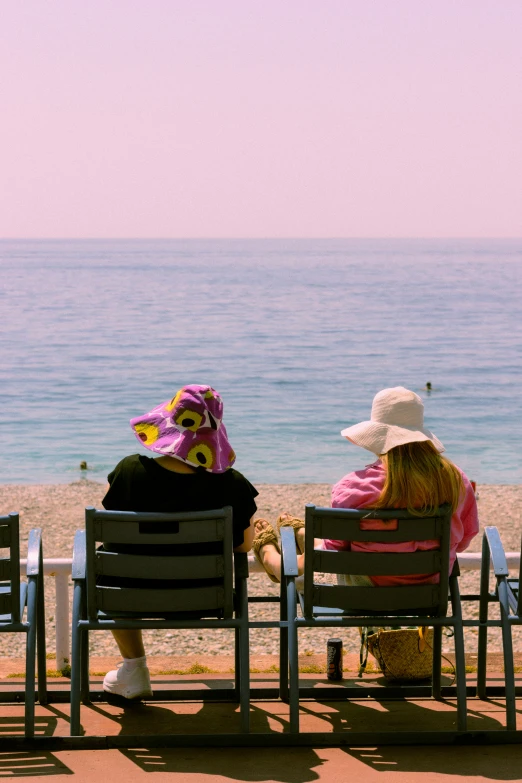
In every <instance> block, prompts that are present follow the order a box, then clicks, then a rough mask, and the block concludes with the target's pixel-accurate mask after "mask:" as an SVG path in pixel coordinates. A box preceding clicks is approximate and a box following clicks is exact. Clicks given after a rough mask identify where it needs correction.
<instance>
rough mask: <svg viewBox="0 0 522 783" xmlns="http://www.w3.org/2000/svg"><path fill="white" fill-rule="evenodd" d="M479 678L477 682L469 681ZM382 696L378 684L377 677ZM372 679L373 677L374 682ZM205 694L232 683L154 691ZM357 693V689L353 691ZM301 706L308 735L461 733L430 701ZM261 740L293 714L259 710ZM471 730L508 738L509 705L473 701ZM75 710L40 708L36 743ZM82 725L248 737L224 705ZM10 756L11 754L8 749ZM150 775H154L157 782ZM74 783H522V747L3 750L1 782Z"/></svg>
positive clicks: (118, 714)
mask: <svg viewBox="0 0 522 783" xmlns="http://www.w3.org/2000/svg"><path fill="white" fill-rule="evenodd" d="M276 677H277V675H275V674H261V673H259V674H254V675H253V681H254V682H253V684H254V685H255V686H260V685H262V684H263V685H272V686H273V685H274V684H275V683H274V681H275V679H276ZM472 677H473V675H470V680H471V679H472ZM373 678H374V683H375V686H376V687H380V683H382V680H380V678H379V675H374V676H373ZM303 679H307V680H308V681H309V683H307V684H310V685H311V684H315V685H316V687H317V688H321V687H322V685H324V684H325V681H324V679H322V677H321V675H317V674H316V675H314V674H304V675H303ZM370 679H371V677H370ZM101 680H102V677H101V675H100V674H98V675H97V676H95V675H93V676H92V687H93V688H97V687H98V688H99V687H100V685H101ZM501 682H502V675H501V674H500V673H498V672H497V673H495V672H490V674H489V677H488V683H489V684H491V685H494V684H500V683H501ZM174 684H176V686H181V687H183V686H184V687H196V686H199V687H201V688H203V689H208V688H212V689H215V688H218V687H221V686H223V685H231V679H230V674H229V675H228V677H227V676H226V675H224V674H208V673H203V674H191V675H174V674H171V675H166V674H157V675H156V676H155V677H154V688H155V690H157V689H161V688H165V687H172V686H173V685H174ZM350 684H352V683H350ZM50 686H51V687H52V688H54V689H60V688H64V689H67V688H68V681H67V680H65V679H62V680H60V679H54V680H51V681H50ZM22 687H23V682H20V680H19V679H18V678H15V680H13V679H12V678H11V679H10V680H3V682H2V683H0V689H2V690H3V691H4V692H5V690H6V689H9V690H13V689H14V690H17V689H19V688H22ZM319 696H320V693H318V698H317V700H315V701H303V702H302V703H301V721H302V727H301V728H302V731H303V732H305V731H318V732H331V731H339V732H342V733H343V734H346V736H347V737H349V735H350V732H354V731H355V732H363V731H367V732H377V731H392V732H393V731H396V732H401V731H404V730H407V729H410V730H411V729H415V730H417V731H442V730H447V731H452V730H454V729H455V718H456V714H455V707H456V705H455V702H454V701H453V700H447V701H444V702H441V703H436V702H433V701H432V700H431V699H429V698H426V699H419V700H416V701H408V702H404V701H387V702H378V701H374V700H373V699H367V698H365V699H359V700H355V701H350V702H349V703H346V702H335V701H328V700H327V699H324V698H319ZM519 706H520V718H521V720H520V726H519V728H521V729H522V702H521V703H520V705H519ZM0 715H1V717H0V734H1V735H2V736H3V737H6V735H14V736H21V735H22V734H23V706H22V705H18V704H1V705H0ZM251 716H252V731H253V732H266V731H273V732H276V733H280V732H282V731H284V730H285V729H286V728H287V726H288V706H287V705H286V704H284V703H281V702H279V701H254V702H253V703H252V712H251ZM468 716H469V727H470V729H477V730H499V731H502V728H503V726H504V725H505V724H504V703H503V701H502V700H501V699H497V698H495V699H493V698H492V699H489V700H487V701H484V702H482V701H478V700H476V699H469V701H468ZM68 717H69V705H68V704H66V703H52V704H49V705H48V706H43V707H40V706H38V707H37V734H38V735H39V736H42V735H46V736H51V737H52V736H57V735H65V736H66V735H67V734H68ZM82 724H83V726H84V729H85V731H86V733H87V734H89V735H109V736H111V735H112V736H120V737H121V736H122V735H124V734H131V735H142V736H144V742H143V744H144V745H145V744H147V742H146V739H145V735H147V734H149V735H153V734H164V735H165V734H167V735H168V734H176V733H180V732H187V733H190V734H192V735H193V736H199V735H201V734H217V733H219V732H222V731H223V730H225V731H227V732H229V733H233V732H235V731H238V730H239V714H238V709H237V706H236V705H235V704H230V703H220V702H213V703H209V702H204V703H203V702H189V703H182V702H153V701H151V702H148V703H145V704H136V705H126V706H124V707H123V706H119V705H115V704H107V703H106V702H96V703H92V704H91V705H90V706H83V707H82ZM4 748H5V746H4ZM151 773H154V775H153V776H152V777H151ZM71 775H74V780H75V781H78V783H83V782H84V781H85V782H87V781H96V783H102V781H103V783H105V781H125V783H134V781H151V783H162V781H163V780H165V781H167V780H168V781H169V782H170V783H178V781H179V782H180V781H184V782H185V781H186V782H187V783H200V781H201V782H203V781H205V783H206V782H207V781H208V783H210V782H212V783H220V782H221V781H238V783H242V782H243V781H245V782H246V781H249V782H250V781H274V782H276V781H277V783H307V782H308V781H327V782H328V783H337V782H339V783H341V781H342V783H345V782H346V781H349V782H350V783H352V781H353V782H355V781H364V783H373V781H379V783H388V781H397V783H408V782H409V781H415V782H416V783H431V782H432V781H456V780H457V778H460V780H463V781H466V780H474V781H483V780H484V781H487V780H492V781H497V780H498V781H519V780H522V744H521V745H497V746H488V745H479V746H471V747H454V746H417V747H400V746H381V747H376V746H375V745H369V746H367V747H364V748H362V747H349V746H346V747H342V748H341V747H334V748H324V747H323V748H306V747H303V748H273V747H272V748H259V749H254V748H226V747H217V748H204V747H202V748H179V749H177V748H170V749H168V748H152V749H146V748H143V747H142V748H140V747H139V746H138V747H134V748H132V749H122V750H116V749H114V750H75V751H67V750H59V751H35V752H21V751H12V752H11V751H10V750H9V749H7V750H3V751H2V752H1V753H0V777H4V778H5V777H7V778H9V777H23V778H25V779H26V780H28V781H32V780H34V781H36V780H41V779H42V778H43V777H45V778H46V779H47V781H49V782H50V781H53V780H56V781H58V780H63V778H64V776H71Z"/></svg>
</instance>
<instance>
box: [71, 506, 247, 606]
mask: <svg viewBox="0 0 522 783" xmlns="http://www.w3.org/2000/svg"><path fill="white" fill-rule="evenodd" d="M85 525H86V566H87V569H86V578H87V613H88V617H89V619H90V620H95V619H96V616H97V612H98V610H101V611H103V612H108V613H118V612H124V613H125V612H136V613H143V615H144V616H156V617H162V616H168V615H173V614H177V613H179V612H194V613H198V612H200V611H210V612H213V613H214V614H215V615H219V616H221V617H224V618H230V617H232V614H233V550H232V546H233V545H232V508H231V507H230V506H227V507H226V508H224V509H218V510H213V511H199V512H190V513H177V514H157V513H141V512H140V513H138V512H132V511H99V510H97V509H94V508H87V509H86V510H85ZM101 542H106V543H110V544H114V548H115V549H125V548H127V547H129V545H130V546H131V552H132V553H130V554H123V553H121V552H116V551H115V552H112V551H100V550H99V548H98V544H100V543H101ZM203 543H210V544H212V545H213V547H212V548H213V549H214V551H215V553H214V554H198V553H197V545H201V544H203ZM186 545H195V547H193V551H192V553H191V554H185V553H183V547H186ZM151 546H154V547H155V549H154V550H153V552H154V553H153V554H150V547H151ZM134 547H136V550H134ZM170 547H175V548H176V549H177V550H178V553H176V554H172V551H173V550H170V552H169V548H170ZM161 548H165V554H163V553H162V552H161ZM140 549H141V550H142V551H140ZM148 549H149V551H148ZM158 549H159V554H158V553H157V552H158ZM180 550H181V554H179V551H180ZM174 551H175V550H174ZM104 577H107V579H106V580H105V581H106V582H108V583H109V584H110V586H103V585H102V584H99V582H103V580H104ZM144 580H146V581H145V582H144ZM196 580H197V581H196ZM97 582H98V583H97ZM154 582H157V586H155V585H153V584H152V585H151V583H154ZM144 585H146V586H144Z"/></svg>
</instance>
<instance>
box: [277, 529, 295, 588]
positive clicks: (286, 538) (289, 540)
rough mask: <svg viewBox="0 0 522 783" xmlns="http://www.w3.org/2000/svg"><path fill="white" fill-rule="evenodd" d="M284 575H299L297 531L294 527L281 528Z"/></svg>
mask: <svg viewBox="0 0 522 783" xmlns="http://www.w3.org/2000/svg"><path fill="white" fill-rule="evenodd" d="M281 556H282V566H283V568H282V575H283V576H298V575H299V572H298V570H297V551H296V545H295V533H294V529H293V528H292V527H287V526H285V527H282V528H281Z"/></svg>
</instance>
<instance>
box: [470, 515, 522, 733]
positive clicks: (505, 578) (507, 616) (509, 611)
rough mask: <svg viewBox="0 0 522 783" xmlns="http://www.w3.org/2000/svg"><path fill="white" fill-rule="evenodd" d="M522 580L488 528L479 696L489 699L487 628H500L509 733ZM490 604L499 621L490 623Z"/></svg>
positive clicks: (482, 590)
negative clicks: (514, 628) (492, 584)
mask: <svg viewBox="0 0 522 783" xmlns="http://www.w3.org/2000/svg"><path fill="white" fill-rule="evenodd" d="M521 548H522V544H521ZM491 566H493V571H494V575H495V590H494V591H493V592H490V590H489V576H490V567H491ZM521 580H522V563H521V566H520V571H519V574H518V577H516V578H513V577H510V576H509V568H508V564H507V560H506V555H505V552H504V547H503V546H502V541H501V539H500V535H499V532H498V530H497V528H496V527H494V526H489V527H486V528H485V530H484V536H483V538H482V564H481V571H480V604H479V622H478V629H479V630H478V667H477V695H478V696H479V697H480V698H486V696H487V695H488V689H487V687H486V668H487V654H488V649H487V635H488V627H491V626H497V627H499V626H500V628H501V629H502V651H503V655H504V682H505V698H506V730H507V731H514V730H516V703H515V697H516V688H515V672H514V659H513V637H512V633H511V628H512V626H513V625H522V596H521V594H520V589H519V587H520V583H521ZM490 603H498V604H499V606H500V620H497V621H495V620H490V619H489V616H488V615H489V605H490ZM475 624H476V623H475Z"/></svg>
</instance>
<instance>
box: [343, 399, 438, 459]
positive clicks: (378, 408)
mask: <svg viewBox="0 0 522 783" xmlns="http://www.w3.org/2000/svg"><path fill="white" fill-rule="evenodd" d="M341 435H342V436H343V437H344V438H347V439H348V440H349V441H351V442H352V443H355V444H356V446H362V448H363V449H368V451H371V452H373V454H377V455H380V454H386V453H387V452H388V451H390V449H393V448H394V447H395V446H402V445H403V444H405V443H416V442H419V441H424V440H430V441H431V442H432V443H433V445H434V446H435V448H436V449H437V450H438V451H444V446H443V445H442V443H441V442H440V440H439V439H438V438H437V436H436V435H434V434H433V432H431V431H430V430H429V429H427V428H426V427H425V426H424V405H423V402H422V400H421V398H420V397H419V395H418V394H415V392H412V391H410V390H409V389H405V388H404V386H395V387H394V388H393V389H383V390H382V391H380V392H378V394H376V395H375V397H374V398H373V404H372V412H371V418H370V420H369V421H362V422H361V423H360V424H354V425H353V427H347V428H346V429H345V430H342V431H341Z"/></svg>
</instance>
